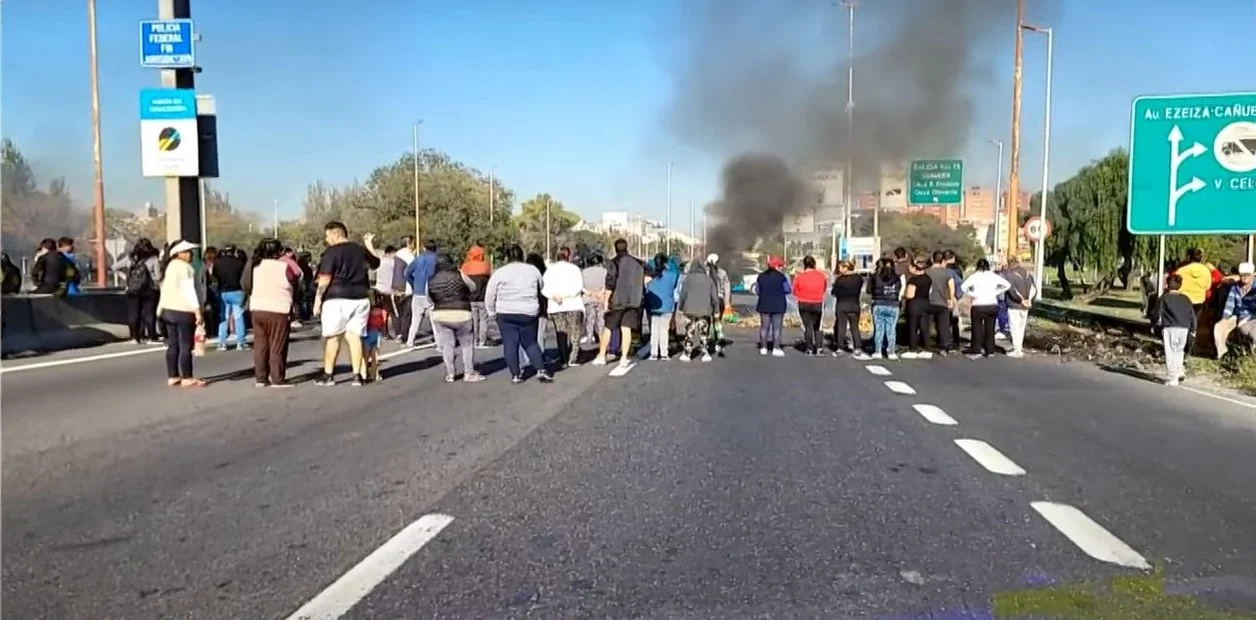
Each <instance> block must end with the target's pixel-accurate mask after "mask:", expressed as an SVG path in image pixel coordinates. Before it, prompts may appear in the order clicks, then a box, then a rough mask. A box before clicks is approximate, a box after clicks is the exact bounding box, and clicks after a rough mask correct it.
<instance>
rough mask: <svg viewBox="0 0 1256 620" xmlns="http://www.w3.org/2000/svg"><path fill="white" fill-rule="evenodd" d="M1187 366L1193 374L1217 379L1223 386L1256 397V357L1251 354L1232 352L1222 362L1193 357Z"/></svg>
mask: <svg viewBox="0 0 1256 620" xmlns="http://www.w3.org/2000/svg"><path fill="white" fill-rule="evenodd" d="M1186 365H1187V370H1188V371H1189V372H1190V373H1192V374H1196V373H1198V374H1204V375H1208V376H1211V377H1215V378H1216V379H1217V380H1218V382H1219V383H1221V384H1222V385H1225V386H1227V387H1231V388H1234V389H1236V390H1239V391H1241V392H1243V393H1245V394H1248V395H1253V396H1256V355H1252V353H1251V352H1232V353H1230V354H1229V355H1227V356H1225V357H1224V358H1222V359H1220V360H1214V359H1205V358H1199V357H1192V358H1190V359H1189V360H1187V364H1186Z"/></svg>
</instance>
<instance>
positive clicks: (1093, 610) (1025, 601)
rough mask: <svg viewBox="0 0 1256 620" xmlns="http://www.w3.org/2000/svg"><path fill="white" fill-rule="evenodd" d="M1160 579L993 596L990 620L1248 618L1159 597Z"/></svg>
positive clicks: (1177, 597)
mask: <svg viewBox="0 0 1256 620" xmlns="http://www.w3.org/2000/svg"><path fill="white" fill-rule="evenodd" d="M1164 585H1165V580H1164V574H1163V573H1162V572H1160V571H1156V572H1155V573H1153V574H1151V575H1132V576H1122V577H1116V578H1114V579H1113V580H1112V581H1111V582H1110V583H1109V585H1108V587H1106V588H1100V587H1091V586H1087V585H1063V586H1054V587H1049V588H1031V589H1025V590H1015V591H1011V592H1003V593H999V594H996V595H995V596H994V609H993V611H994V616H995V617H996V618H1026V617H1032V618H1061V619H1068V620H1127V619H1128V620H1145V619H1155V620H1243V619H1251V618H1256V615H1253V614H1251V613H1241V612H1235V611H1225V610H1221V609H1217V608H1215V607H1212V606H1210V605H1207V604H1206V603H1205V602H1203V601H1201V600H1199V598H1198V597H1196V596H1193V595H1191V594H1170V593H1168V592H1166V591H1165V587H1164Z"/></svg>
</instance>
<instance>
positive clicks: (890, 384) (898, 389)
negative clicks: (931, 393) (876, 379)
mask: <svg viewBox="0 0 1256 620" xmlns="http://www.w3.org/2000/svg"><path fill="white" fill-rule="evenodd" d="M885 387H887V388H890V391H891V392H894V393H895V394H915V393H916V390H913V389H912V387H911V386H910V385H907V384H906V383H903V382H902V381H886V382H885Z"/></svg>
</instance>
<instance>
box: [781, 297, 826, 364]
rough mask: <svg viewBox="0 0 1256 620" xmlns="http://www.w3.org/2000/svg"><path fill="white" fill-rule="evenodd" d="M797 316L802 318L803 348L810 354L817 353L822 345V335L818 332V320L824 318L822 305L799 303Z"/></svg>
mask: <svg viewBox="0 0 1256 620" xmlns="http://www.w3.org/2000/svg"><path fill="white" fill-rule="evenodd" d="M798 315H799V316H800V317H801V318H802V343H803V346H804V347H805V348H806V349H807V350H808V351H811V352H812V353H815V352H817V351H819V350H820V347H821V345H823V344H824V335H823V334H822V333H821V332H820V318H821V317H823V316H824V304H804V303H800V304H798ZM778 346H779V345H778Z"/></svg>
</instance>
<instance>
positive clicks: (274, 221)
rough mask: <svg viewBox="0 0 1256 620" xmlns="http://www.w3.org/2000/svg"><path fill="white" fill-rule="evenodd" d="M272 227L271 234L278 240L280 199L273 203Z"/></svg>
mask: <svg viewBox="0 0 1256 620" xmlns="http://www.w3.org/2000/svg"><path fill="white" fill-rule="evenodd" d="M270 225H271V229H270V232H271V234H273V235H274V236H275V238H276V239H278V238H279V199H278V198H276V199H275V201H274V202H273V203H271V207H270Z"/></svg>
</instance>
